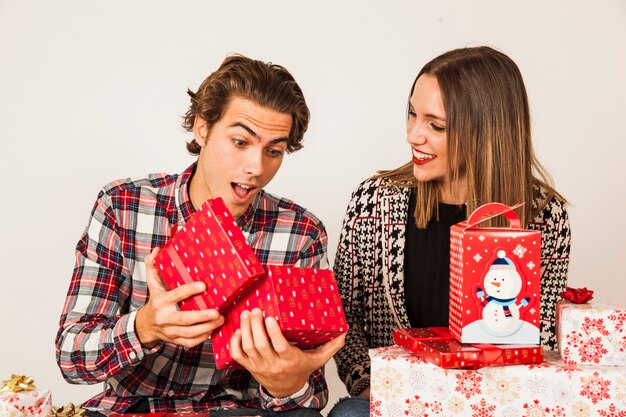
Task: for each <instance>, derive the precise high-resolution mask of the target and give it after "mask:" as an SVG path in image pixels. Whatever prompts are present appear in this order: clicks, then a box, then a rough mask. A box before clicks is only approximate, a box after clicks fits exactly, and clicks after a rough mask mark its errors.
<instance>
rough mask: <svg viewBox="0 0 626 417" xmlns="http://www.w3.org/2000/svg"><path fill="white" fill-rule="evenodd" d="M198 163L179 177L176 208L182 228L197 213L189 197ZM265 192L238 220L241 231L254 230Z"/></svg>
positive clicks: (259, 194)
mask: <svg viewBox="0 0 626 417" xmlns="http://www.w3.org/2000/svg"><path fill="white" fill-rule="evenodd" d="M196 167H197V162H194V163H193V164H191V166H190V167H189V168H187V169H186V170H185V171H184V172H183V173H181V174H180V176H179V177H178V181H177V184H176V188H177V189H178V192H177V194H176V208H177V211H178V223H179V225H180V226H182V225H183V224H185V223H186V222H187V220H189V217H191V215H192V214H193V213H195V211H196V210H195V209H194V208H193V204H191V198H190V197H189V184H190V183H191V178H192V177H193V174H194V173H195V172H196ZM262 194H264V191H263V190H261V191H259V192H258V193H257V195H255V196H254V200H252V203H251V204H250V205H249V206H248V208H247V209H246V211H245V212H244V213H243V214H242V215H241V216H240V217H239V218H238V219H237V225H238V226H239V228H240V229H241V230H245V231H249V230H250V229H251V228H252V224H253V219H254V213H255V212H256V211H257V209H258V208H259V207H260V205H261V196H262Z"/></svg>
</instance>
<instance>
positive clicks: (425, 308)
mask: <svg viewBox="0 0 626 417" xmlns="http://www.w3.org/2000/svg"><path fill="white" fill-rule="evenodd" d="M415 198H416V196H415V191H413V192H412V193H411V198H410V200H409V216H408V221H407V227H406V243H405V248H404V249H405V252H404V294H405V300H406V301H405V302H406V310H407V314H408V316H409V320H410V322H411V327H432V326H448V299H449V289H450V288H449V282H450V226H452V225H454V224H456V223H458V222H460V221H463V220H465V218H466V215H465V205H464V204H462V205H452V204H444V203H440V204H439V220H435V219H433V220H431V221H430V222H429V223H428V227H427V228H426V229H418V228H417V226H416V225H415V218H414V217H413V213H414V211H415Z"/></svg>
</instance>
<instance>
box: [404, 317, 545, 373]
mask: <svg viewBox="0 0 626 417" xmlns="http://www.w3.org/2000/svg"><path fill="white" fill-rule="evenodd" d="M393 340H394V342H396V344H398V346H401V347H403V348H404V349H406V350H408V351H409V352H412V353H414V354H415V355H417V356H419V357H420V358H422V359H425V360H427V361H429V362H431V363H434V364H435V365H437V366H440V367H442V368H452V369H479V368H483V367H485V366H500V365H520V364H539V363H542V362H543V349H542V348H541V346H536V345H490V344H463V343H460V342H459V341H458V340H456V339H455V338H454V336H452V334H451V333H449V332H447V329H446V328H445V327H443V328H441V327H431V328H425V329H394V330H393Z"/></svg>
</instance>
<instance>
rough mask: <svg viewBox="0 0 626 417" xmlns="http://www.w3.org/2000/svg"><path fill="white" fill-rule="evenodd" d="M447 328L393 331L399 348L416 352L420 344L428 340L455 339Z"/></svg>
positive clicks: (394, 339)
mask: <svg viewBox="0 0 626 417" xmlns="http://www.w3.org/2000/svg"><path fill="white" fill-rule="evenodd" d="M453 338H454V336H452V334H451V333H450V330H448V328H447V327H419V328H411V329H393V341H394V342H396V344H397V345H398V346H402V347H403V348H405V349H407V350H409V351H411V352H415V351H417V350H418V349H419V347H420V344H421V343H422V342H424V341H427V340H447V339H453Z"/></svg>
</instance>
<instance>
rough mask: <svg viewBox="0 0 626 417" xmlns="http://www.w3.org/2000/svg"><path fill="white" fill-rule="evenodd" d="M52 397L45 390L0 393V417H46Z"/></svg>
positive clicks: (48, 413) (50, 408)
mask: <svg viewBox="0 0 626 417" xmlns="http://www.w3.org/2000/svg"><path fill="white" fill-rule="evenodd" d="M51 412H52V395H51V394H50V391H48V390H45V389H34V390H30V391H20V392H12V391H8V392H0V417H48V416H49V415H50V413H51Z"/></svg>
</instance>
